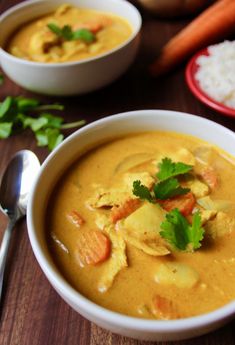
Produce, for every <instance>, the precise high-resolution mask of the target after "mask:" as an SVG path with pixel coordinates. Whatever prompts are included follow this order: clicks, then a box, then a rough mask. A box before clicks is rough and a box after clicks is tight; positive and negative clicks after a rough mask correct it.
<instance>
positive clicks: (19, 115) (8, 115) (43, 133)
mask: <svg viewBox="0 0 235 345" xmlns="http://www.w3.org/2000/svg"><path fill="white" fill-rule="evenodd" d="M63 108H64V107H63V106H62V105H60V104H49V105H46V104H45V105H41V104H40V102H39V101H38V100H36V99H33V98H25V97H23V96H18V97H6V98H5V100H4V101H3V102H1V103H0V139H6V138H8V137H9V136H10V135H11V134H14V133H17V132H20V131H23V130H24V129H26V128H30V129H31V130H32V131H33V132H34V133H35V136H36V139H37V144H38V145H39V146H47V147H48V148H49V150H53V149H54V148H55V147H56V146H57V145H58V144H59V143H61V141H62V140H63V138H64V135H63V134H62V133H61V130H64V129H67V128H75V127H80V126H82V125H83V124H84V123H85V121H84V120H80V121H76V122H72V123H65V124H64V119H63V118H62V117H59V116H54V115H53V114H51V113H46V112H43V111H45V110H50V109H52V110H62V109H63ZM35 115H36V116H35Z"/></svg>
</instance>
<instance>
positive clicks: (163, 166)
mask: <svg viewBox="0 0 235 345" xmlns="http://www.w3.org/2000/svg"><path fill="white" fill-rule="evenodd" d="M158 167H159V172H158V173H157V177H158V179H159V180H160V181H164V180H167V179H169V178H170V177H175V176H178V175H182V174H186V173H188V172H189V171H190V170H192V168H193V167H192V165H188V164H184V163H182V162H177V163H174V162H172V160H171V159H170V158H167V157H166V158H163V159H162V161H161V162H160V163H159V164H158Z"/></svg>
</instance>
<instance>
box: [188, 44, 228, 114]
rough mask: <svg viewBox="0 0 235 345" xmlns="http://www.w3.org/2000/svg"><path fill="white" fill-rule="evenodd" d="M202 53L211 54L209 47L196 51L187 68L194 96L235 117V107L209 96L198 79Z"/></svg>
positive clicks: (222, 112)
mask: <svg viewBox="0 0 235 345" xmlns="http://www.w3.org/2000/svg"><path fill="white" fill-rule="evenodd" d="M201 55H206V56H208V55H209V52H208V49H207V48H205V49H203V50H201V51H199V52H198V53H196V54H195V55H194V56H193V57H192V58H191V59H190V60H189V62H188V64H187V66H186V70H185V77H186V82H187V84H188V87H189V89H190V90H191V91H192V93H193V94H194V96H195V97H196V98H198V99H199V100H200V101H201V102H202V103H204V104H206V105H207V106H208V107H210V108H212V109H214V110H216V111H218V112H219V113H221V114H223V115H226V116H230V117H235V109H232V108H229V107H227V106H226V105H224V104H223V103H220V102H217V101H216V100H214V99H213V98H211V97H210V96H208V95H207V94H206V93H205V92H204V91H203V90H202V89H201V87H200V84H199V82H198V81H197V80H196V78H195V75H196V72H197V70H198V68H199V66H198V64H197V62H196V61H197V58H198V57H199V56H201Z"/></svg>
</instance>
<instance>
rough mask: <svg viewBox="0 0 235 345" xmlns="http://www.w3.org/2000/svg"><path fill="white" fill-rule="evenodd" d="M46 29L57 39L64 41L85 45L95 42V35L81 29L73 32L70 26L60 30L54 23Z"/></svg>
mask: <svg viewBox="0 0 235 345" xmlns="http://www.w3.org/2000/svg"><path fill="white" fill-rule="evenodd" d="M47 27H48V28H49V29H50V30H51V31H52V32H53V33H54V34H55V35H57V36H58V37H59V38H62V39H64V40H65V41H75V40H78V39H79V40H81V41H84V42H86V43H91V42H93V41H94V40H95V35H94V34H93V33H92V32H91V31H90V30H88V29H85V28H81V29H79V30H76V31H73V30H72V28H71V26H69V25H64V26H63V27H62V28H60V27H59V26H58V25H56V24H54V23H49V24H47Z"/></svg>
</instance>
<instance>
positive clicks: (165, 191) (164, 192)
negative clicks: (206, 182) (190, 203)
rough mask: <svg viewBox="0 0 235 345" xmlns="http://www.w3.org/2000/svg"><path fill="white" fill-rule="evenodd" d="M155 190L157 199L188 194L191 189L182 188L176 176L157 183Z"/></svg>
mask: <svg viewBox="0 0 235 345" xmlns="http://www.w3.org/2000/svg"><path fill="white" fill-rule="evenodd" d="M153 191H154V194H155V197H156V199H160V200H165V199H169V198H173V197H174V196H177V195H182V194H186V193H188V192H189V191H190V189H189V188H182V187H181V186H180V184H179V182H178V180H177V179H176V178H170V179H168V180H163V181H161V182H159V183H157V184H155V186H154V188H153Z"/></svg>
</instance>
